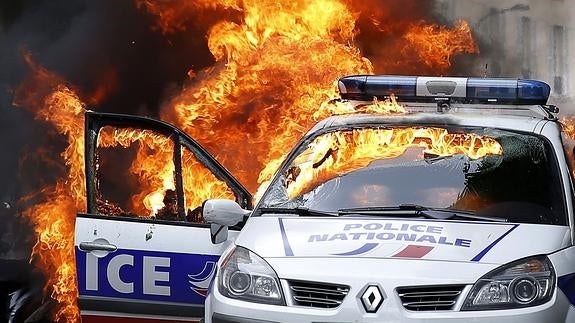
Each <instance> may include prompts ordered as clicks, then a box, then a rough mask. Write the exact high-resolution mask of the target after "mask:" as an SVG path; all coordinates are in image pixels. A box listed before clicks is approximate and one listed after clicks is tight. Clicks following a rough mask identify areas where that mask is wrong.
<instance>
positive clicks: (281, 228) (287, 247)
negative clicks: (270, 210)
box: [278, 218, 293, 257]
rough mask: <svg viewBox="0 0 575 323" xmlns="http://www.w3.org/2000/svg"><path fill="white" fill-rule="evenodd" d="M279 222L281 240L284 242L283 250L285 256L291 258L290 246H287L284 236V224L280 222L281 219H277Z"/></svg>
mask: <svg viewBox="0 0 575 323" xmlns="http://www.w3.org/2000/svg"><path fill="white" fill-rule="evenodd" d="M278 219H279V221H280V231H281V233H282V239H283V241H284V250H285V253H286V256H288V257H292V256H293V251H292V250H291V246H290V245H289V241H288V238H287V235H286V230H285V228H284V222H283V221H282V218H278Z"/></svg>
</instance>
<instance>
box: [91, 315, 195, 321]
mask: <svg viewBox="0 0 575 323" xmlns="http://www.w3.org/2000/svg"><path fill="white" fill-rule="evenodd" d="M138 322H145V323H152V322H161V323H191V322H199V321H177V320H171V319H165V320H161V319H145V318H134V317H112V316H101V315H86V314H83V315H82V323H138Z"/></svg>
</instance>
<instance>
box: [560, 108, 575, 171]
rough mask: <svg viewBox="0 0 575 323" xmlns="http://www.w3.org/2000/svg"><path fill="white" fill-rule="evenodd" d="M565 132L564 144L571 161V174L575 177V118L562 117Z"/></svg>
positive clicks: (568, 158) (568, 160)
mask: <svg viewBox="0 0 575 323" xmlns="http://www.w3.org/2000/svg"><path fill="white" fill-rule="evenodd" d="M560 122H561V126H562V128H563V133H564V134H565V135H566V136H567V138H563V139H564V140H563V146H564V149H565V153H566V155H567V162H568V163H569V166H570V170H571V176H573V178H575V118H573V117H562V118H561V119H560Z"/></svg>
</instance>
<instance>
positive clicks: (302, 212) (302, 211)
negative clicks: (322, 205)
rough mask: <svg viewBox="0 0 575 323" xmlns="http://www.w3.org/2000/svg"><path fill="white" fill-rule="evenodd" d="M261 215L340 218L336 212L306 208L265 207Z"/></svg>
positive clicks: (261, 209)
mask: <svg viewBox="0 0 575 323" xmlns="http://www.w3.org/2000/svg"><path fill="white" fill-rule="evenodd" d="M259 212H260V214H263V213H276V214H297V215H299V216H338V214H337V213H335V212H327V211H320V210H313V209H309V208H306V207H295V208H289V207H263V208H259Z"/></svg>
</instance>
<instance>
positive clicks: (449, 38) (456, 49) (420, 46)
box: [404, 20, 479, 70]
mask: <svg viewBox="0 0 575 323" xmlns="http://www.w3.org/2000/svg"><path fill="white" fill-rule="evenodd" d="M404 38H405V39H406V40H407V41H408V42H409V46H408V47H407V48H406V49H405V50H406V51H407V50H410V49H415V51H416V53H417V57H418V58H419V60H420V61H421V62H424V63H425V65H427V66H428V67H430V68H439V69H440V70H441V69H446V68H448V67H449V66H450V64H451V57H452V56H453V55H454V54H458V53H469V54H472V53H477V52H479V49H478V48H477V45H476V44H475V42H474V41H473V38H472V36H471V30H470V28H469V24H468V23H467V22H465V21H462V20H460V21H458V22H457V23H456V25H455V28H454V29H453V30H452V31H450V30H448V29H447V28H446V27H444V26H437V25H425V24H423V23H420V24H415V25H413V26H411V27H410V28H409V30H408V31H407V33H406V34H405V35H404Z"/></svg>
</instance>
